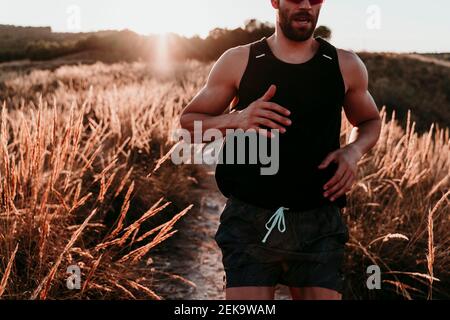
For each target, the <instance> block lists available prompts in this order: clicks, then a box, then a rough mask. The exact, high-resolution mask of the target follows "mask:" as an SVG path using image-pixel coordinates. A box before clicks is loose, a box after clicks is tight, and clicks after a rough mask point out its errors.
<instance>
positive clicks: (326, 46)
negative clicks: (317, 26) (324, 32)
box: [315, 37, 338, 61]
mask: <svg viewBox="0 0 450 320" xmlns="http://www.w3.org/2000/svg"><path fill="white" fill-rule="evenodd" d="M315 39H316V40H317V41H319V43H320V47H319V52H318V53H317V54H318V55H320V56H322V57H323V58H326V59H328V60H332V61H337V57H338V56H337V50H336V47H334V46H333V45H332V44H331V43H329V42H328V41H326V40H325V39H323V38H322V37H316V38H315Z"/></svg>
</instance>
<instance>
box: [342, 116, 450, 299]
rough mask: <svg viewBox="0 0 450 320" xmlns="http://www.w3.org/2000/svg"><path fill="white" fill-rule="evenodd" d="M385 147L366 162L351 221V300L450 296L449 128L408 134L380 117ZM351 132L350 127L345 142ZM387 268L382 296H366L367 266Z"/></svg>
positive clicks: (346, 127)
mask: <svg viewBox="0 0 450 320" xmlns="http://www.w3.org/2000/svg"><path fill="white" fill-rule="evenodd" d="M381 114H382V117H383V127H382V132H381V138H380V141H379V143H378V144H377V145H376V147H375V148H374V149H372V150H371V151H370V152H369V153H368V154H367V155H366V156H365V157H363V159H362V160H361V163H360V172H359V177H360V178H359V180H358V182H357V183H356V185H355V186H354V188H353V190H352V192H351V194H350V197H349V199H350V201H349V206H348V208H347V209H346V218H347V222H348V224H349V227H350V235H351V239H350V242H349V254H348V259H347V266H346V270H347V271H348V278H349V279H350V281H348V282H347V295H348V296H349V297H364V298H375V297H377V298H382V297H395V296H397V297H398V296H402V297H404V298H407V299H411V298H414V297H416V298H431V297H432V292H435V293H436V295H437V296H438V297H449V295H450V283H449V281H450V273H449V269H448V266H449V263H450V246H449V242H450V236H449V230H450V225H449V222H450V220H449V219H450V215H449V213H450V210H449V195H450V192H449V186H450V140H449V129H448V128H443V129H441V128H439V127H435V125H434V124H433V125H431V127H430V130H429V132H428V133H427V134H425V135H419V134H417V133H416V132H415V123H414V122H412V123H411V121H410V119H411V114H410V113H409V114H408V120H407V123H406V132H405V131H403V130H402V129H401V127H400V126H399V124H398V123H397V121H396V120H395V112H393V113H392V117H391V119H389V120H388V119H387V113H386V110H385V108H383V110H382V111H381ZM350 130H351V128H350V126H349V125H348V123H347V122H345V125H344V129H343V139H347V138H348V134H349V133H350ZM369 265H378V266H380V268H381V270H382V290H373V291H370V290H367V288H366V280H365V279H366V278H367V277H368V276H369V275H368V274H366V269H367V266H369Z"/></svg>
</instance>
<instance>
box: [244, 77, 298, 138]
mask: <svg viewBox="0 0 450 320" xmlns="http://www.w3.org/2000/svg"><path fill="white" fill-rule="evenodd" d="M276 90H277V87H276V86H275V85H271V86H270V88H269V89H268V90H267V92H266V93H265V94H264V95H263V96H262V97H261V98H260V99H258V100H256V101H254V102H252V103H251V104H250V105H249V106H248V107H247V108H245V109H244V110H242V111H239V112H238V114H237V115H236V117H237V118H236V121H237V122H238V123H239V127H240V128H241V129H243V130H244V131H246V130H248V129H255V130H259V129H263V128H261V127H260V126H265V127H268V128H270V129H278V130H280V132H281V133H285V132H286V128H285V127H284V126H290V125H291V124H292V122H291V120H289V119H288V118H287V116H289V115H290V114H291V112H290V111H289V110H288V109H286V108H283V107H282V106H280V105H279V104H276V103H274V102H269V101H270V99H272V97H273V96H274V95H275V92H276ZM266 135H267V136H268V137H273V134H272V133H270V132H267V134H266Z"/></svg>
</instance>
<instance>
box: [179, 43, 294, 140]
mask: <svg viewBox="0 0 450 320" xmlns="http://www.w3.org/2000/svg"><path fill="white" fill-rule="evenodd" d="M248 56H249V46H239V47H235V48H232V49H229V50H227V51H226V52H225V53H224V54H223V55H222V56H221V57H220V58H219V60H218V61H217V62H216V63H215V64H214V66H213V68H212V70H211V72H210V74H209V76H208V80H207V82H206V85H205V86H204V87H203V88H202V89H201V90H200V92H199V93H198V94H197V95H196V96H195V97H194V98H193V100H192V101H191V102H190V103H189V104H188V105H187V106H186V108H185V109H184V110H183V112H182V114H181V118H180V124H181V127H182V128H184V129H186V130H189V132H190V133H191V136H193V135H194V129H195V128H194V122H195V121H201V122H202V130H208V129H213V128H214V129H218V130H220V131H221V132H222V134H223V135H225V134H226V130H227V129H242V130H244V131H246V130H249V129H255V130H259V129H263V127H266V128H268V129H278V130H279V131H280V132H281V133H285V132H286V128H285V126H290V125H291V121H290V120H289V119H288V118H287V116H289V115H290V111H289V110H287V109H286V108H283V107H281V106H280V105H278V104H276V103H274V102H270V100H271V99H272V97H273V96H274V95H275V92H276V90H277V88H276V86H275V85H271V86H270V87H269V88H268V90H267V91H266V93H265V94H264V95H263V96H262V97H261V98H259V99H257V100H255V101H254V102H252V103H251V104H250V105H248V106H247V107H246V108H245V109H244V110H241V111H238V112H234V113H229V114H223V112H224V111H225V109H226V108H227V107H228V106H229V105H230V103H231V102H232V101H233V100H234V98H235V97H236V93H237V88H238V86H239V82H240V81H241V78H242V75H243V73H244V71H245V69H246V66H247V63H248ZM264 129H265V128H264ZM263 133H264V134H265V135H267V136H269V137H272V136H273V134H272V133H271V132H263ZM199 136H203V134H202V133H200V135H199Z"/></svg>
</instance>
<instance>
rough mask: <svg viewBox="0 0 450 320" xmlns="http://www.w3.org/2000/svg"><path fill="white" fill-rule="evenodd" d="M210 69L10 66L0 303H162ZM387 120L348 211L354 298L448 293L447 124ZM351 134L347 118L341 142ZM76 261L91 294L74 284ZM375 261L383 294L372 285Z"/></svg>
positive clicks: (2, 131)
mask: <svg viewBox="0 0 450 320" xmlns="http://www.w3.org/2000/svg"><path fill="white" fill-rule="evenodd" d="M211 66H212V65H211V64H201V63H198V62H194V61H190V62H188V63H185V64H180V65H177V66H176V67H175V68H174V69H173V70H172V72H171V73H170V74H168V75H163V74H161V73H160V72H159V71H158V69H157V68H155V67H152V66H149V65H146V64H143V63H119V64H113V65H105V64H102V63H96V64H93V65H79V66H62V67H58V68H56V69H54V70H34V69H33V70H27V71H26V72H23V71H21V69H20V68H19V69H17V70H9V71H8V72H2V73H1V74H0V97H2V100H3V101H5V102H4V103H3V104H2V111H1V121H0V164H1V165H0V181H1V182H0V298H4V299H13V298H24V299H29V298H40V299H69V298H83V299H86V298H97V299H110V298H124V299H129V298H131V299H134V298H150V299H160V298H161V297H160V296H159V295H158V292H157V291H155V287H154V286H153V283H152V276H153V273H154V272H155V270H154V269H152V268H150V267H147V263H146V262H147V261H148V259H149V258H151V257H152V249H153V248H155V247H156V246H164V245H165V244H164V240H165V239H167V238H168V237H176V236H177V234H176V222H177V221H178V220H179V219H183V218H184V216H185V215H186V214H189V212H190V210H191V208H192V206H193V205H196V204H195V201H193V199H191V198H190V197H189V194H190V191H191V190H192V188H193V187H194V186H195V184H196V181H197V179H199V177H201V174H200V173H201V168H198V167H195V166H192V165H191V166H188V165H184V166H175V165H173V164H172V163H171V161H170V158H168V155H169V152H170V149H171V147H172V146H173V145H174V143H175V142H174V141H172V140H171V137H170V132H171V130H172V129H174V128H176V127H177V126H178V116H179V113H180V111H181V110H182V108H183V107H184V106H185V105H186V104H187V103H188V102H189V100H190V99H191V98H192V97H193V96H194V95H195V94H196V93H197V91H198V90H199V89H200V88H201V86H202V85H203V84H204V81H205V79H206V76H207V74H208V71H209V70H210V68H211ZM380 107H381V106H380ZM382 115H383V129H382V135H381V140H380V142H379V143H378V145H377V146H376V147H375V148H374V149H373V150H372V151H371V152H370V153H369V154H367V155H366V156H365V157H364V158H363V159H362V161H361V163H360V172H359V181H358V182H357V184H356V185H355V186H354V188H353V190H352V192H351V194H350V195H349V206H348V207H347V208H346V210H345V212H344V213H345V218H346V219H347V222H348V224H349V230H350V241H349V243H348V255H347V262H346V268H345V270H346V276H347V281H346V293H345V297H346V298H348V299H362V298H370V299H375V298H377V299H379V298H406V299H413V298H419V299H426V298H429V299H430V298H448V297H449V296H450V272H449V268H448V265H449V262H450V246H449V244H450V236H449V230H450V225H449V223H450V215H449V213H450V210H449V208H450V206H449V205H450V203H449V194H450V192H449V186H450V137H449V129H448V128H441V127H439V126H436V125H434V124H423V123H422V124H421V126H424V125H425V126H428V128H429V130H428V132H427V133H425V134H418V133H417V132H416V130H415V128H416V126H417V124H416V123H415V122H413V121H410V120H409V121H405V122H404V123H398V122H397V121H396V120H395V112H394V113H388V112H386V109H385V108H383V110H382ZM411 118H412V117H411V115H409V116H408V119H411ZM402 127H403V128H402ZM404 128H405V129H404ZM350 129H351V127H350V126H349V125H348V123H347V122H344V123H343V126H342V141H343V142H344V141H345V139H346V138H347V136H348V134H349V133H350ZM73 264H77V265H78V266H79V267H80V269H81V272H82V279H83V280H84V281H83V282H82V284H81V285H82V287H81V290H68V289H67V288H66V279H67V276H68V275H67V273H66V269H67V267H68V266H70V265H73ZM372 264H377V265H379V266H380V267H381V270H382V272H383V274H382V279H383V282H382V288H383V290H374V291H369V290H367V288H366V286H365V282H366V279H367V276H368V275H367V274H366V268H367V266H368V265H372Z"/></svg>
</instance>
